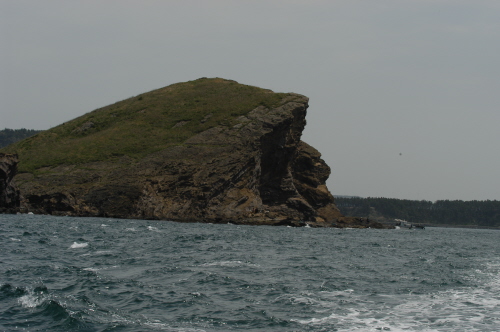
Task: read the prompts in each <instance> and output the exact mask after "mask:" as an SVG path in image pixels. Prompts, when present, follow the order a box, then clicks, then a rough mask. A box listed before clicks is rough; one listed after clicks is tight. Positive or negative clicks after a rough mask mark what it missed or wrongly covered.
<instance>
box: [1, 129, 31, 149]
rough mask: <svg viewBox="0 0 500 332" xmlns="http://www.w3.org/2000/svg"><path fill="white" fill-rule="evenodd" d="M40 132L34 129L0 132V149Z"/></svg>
mask: <svg viewBox="0 0 500 332" xmlns="http://www.w3.org/2000/svg"><path fill="white" fill-rule="evenodd" d="M39 132H41V130H34V129H24V128H23V129H7V128H5V129H4V130H0V148H3V147H5V146H7V145H10V144H12V143H15V142H17V141H20V140H22V139H25V138H27V137H30V136H33V135H36V134H38V133H39Z"/></svg>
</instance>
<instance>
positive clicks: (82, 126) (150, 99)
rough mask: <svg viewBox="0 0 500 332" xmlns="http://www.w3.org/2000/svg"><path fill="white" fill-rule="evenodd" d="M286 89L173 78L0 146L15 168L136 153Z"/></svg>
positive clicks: (231, 117)
mask: <svg viewBox="0 0 500 332" xmlns="http://www.w3.org/2000/svg"><path fill="white" fill-rule="evenodd" d="M286 95H287V94H284V93H274V92H272V91H270V90H266V89H261V88H258V87H254V86H248V85H242V84H239V83H237V82H235V81H231V80H225V79H221V78H213V79H208V78H201V79H198V80H194V81H189V82H185V83H177V84H173V85H170V86H167V87H164V88H161V89H157V90H154V91H151V92H147V93H143V94H140V95H138V96H135V97H131V98H128V99H126V100H123V101H120V102H117V103H115V104H112V105H109V106H106V107H103V108H100V109H97V110H94V111H92V112H90V113H87V114H85V115H83V116H81V117H78V118H76V119H74V120H72V121H69V122H66V123H63V124H61V125H59V126H57V127H54V128H52V129H50V130H47V131H44V132H41V133H39V134H38V135H36V136H34V137H30V138H28V139H25V140H22V141H20V142H17V143H15V144H12V145H10V146H8V147H7V148H4V149H2V150H1V151H3V152H8V153H17V154H18V155H19V159H20V160H21V162H20V163H19V172H30V173H33V172H36V171H37V170H40V169H41V168H43V167H46V166H50V167H54V166H57V165H78V164H84V163H88V162H94V161H113V160H114V159H117V158H119V157H123V156H127V157H130V158H133V159H140V158H143V157H144V156H146V155H148V154H151V153H153V152H156V151H160V150H163V149H165V148H167V147H169V146H172V145H180V144H183V142H185V141H186V139H188V138H190V137H192V136H194V135H195V134H197V133H200V132H202V131H205V130H207V129H209V128H212V127H215V126H225V127H230V126H232V125H234V124H235V123H236V121H235V119H236V118H237V117H239V116H241V115H245V114H247V113H248V112H250V111H251V110H253V109H255V108H256V107H258V106H260V105H262V106H266V107H267V108H272V107H276V106H279V104H280V102H282V99H283V98H284V97H285V96H286Z"/></svg>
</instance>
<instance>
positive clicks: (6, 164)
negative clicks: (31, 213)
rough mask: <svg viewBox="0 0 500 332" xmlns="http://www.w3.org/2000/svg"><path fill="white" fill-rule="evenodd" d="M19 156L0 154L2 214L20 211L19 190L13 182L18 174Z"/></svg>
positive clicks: (0, 204) (0, 211) (0, 207)
mask: <svg viewBox="0 0 500 332" xmlns="http://www.w3.org/2000/svg"><path fill="white" fill-rule="evenodd" d="M17 163H18V158H17V155H14V154H5V153H0V213H4V212H16V211H17V210H18V209H19V204H20V196H19V190H18V189H17V188H16V186H15V185H14V182H13V181H12V180H13V178H14V176H15V175H16V173H17Z"/></svg>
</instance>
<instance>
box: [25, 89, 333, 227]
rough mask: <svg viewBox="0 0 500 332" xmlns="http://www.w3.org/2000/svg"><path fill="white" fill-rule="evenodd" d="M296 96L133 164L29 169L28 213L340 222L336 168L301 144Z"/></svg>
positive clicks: (301, 100) (302, 109) (302, 101)
mask: <svg viewBox="0 0 500 332" xmlns="http://www.w3.org/2000/svg"><path fill="white" fill-rule="evenodd" d="M288 99H290V100H289V101H287V100H284V101H283V103H282V105H281V106H279V107H277V108H274V109H268V108H266V107H264V106H259V107H257V108H255V109H254V110H252V111H251V112H249V113H248V114H247V115H246V116H240V117H239V118H238V119H237V120H238V121H237V124H236V125H234V126H232V127H230V128H228V127H225V126H216V127H213V128H210V129H208V130H206V131H203V132H201V133H199V134H197V135H195V136H193V137H191V138H189V139H188V140H187V141H186V142H185V143H184V144H182V145H178V146H174V147H171V148H168V149H166V150H163V151H160V152H157V153H154V154H152V155H149V156H148V157H147V158H144V159H142V160H140V161H139V162H130V161H129V160H124V161H123V163H124V164H126V165H127V167H123V168H118V169H114V170H113V171H111V172H110V171H109V169H108V168H107V165H106V163H93V164H89V165H87V167H79V170H78V171H77V172H75V171H74V166H69V167H68V166H59V167H56V168H55V170H56V172H54V169H53V170H52V172H50V175H47V176H45V175H38V176H37V177H36V178H35V177H32V176H31V175H24V176H31V177H32V179H31V180H30V181H23V183H24V185H23V193H24V196H25V197H26V200H25V202H24V209H25V210H29V211H33V212H35V213H50V214H59V215H61V214H62V215H78V216H108V217H120V218H143V219H144V218H146V219H168V220H176V221H186V222H188V221H202V222H233V223H248V224H293V225H301V224H304V223H305V222H314V223H325V222H334V221H335V219H336V218H337V217H340V216H341V214H340V212H339V210H338V209H337V208H336V206H335V204H334V201H333V197H332V195H331V194H330V193H329V192H328V189H327V188H326V186H325V181H326V179H327V178H328V175H329V173H330V169H329V168H328V166H326V164H325V163H324V162H323V161H322V160H321V158H320V154H319V153H318V152H317V151H316V150H315V149H314V148H312V147H310V146H309V145H307V144H305V143H303V142H301V141H300V137H301V134H302V130H303V129H304V126H305V116H306V110H307V107H308V104H307V102H308V99H307V98H306V97H303V96H300V95H293V96H288ZM125 159H126V158H125ZM57 168H59V169H57ZM85 168H86V169H85ZM21 177H22V176H21ZM103 178H106V181H105V182H104V183H103V181H102V179H103Z"/></svg>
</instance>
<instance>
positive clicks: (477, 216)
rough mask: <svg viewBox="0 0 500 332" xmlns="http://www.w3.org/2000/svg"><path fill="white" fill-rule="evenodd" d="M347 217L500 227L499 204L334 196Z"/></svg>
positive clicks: (492, 202)
mask: <svg viewBox="0 0 500 332" xmlns="http://www.w3.org/2000/svg"><path fill="white" fill-rule="evenodd" d="M335 202H336V204H337V206H338V208H339V209H340V211H341V212H342V213H343V214H344V215H347V216H356V217H367V218H372V219H378V220H379V221H391V220H394V219H404V220H407V221H409V222H411V223H414V224H416V223H421V224H441V225H450V226H451V225H463V226H482V227H500V201H496V200H493V201H490V200H486V201H461V200H454V201H450V200H439V201H436V202H431V201H424V200H422V201H413V200H405V199H396V198H373V197H368V198H362V197H343V196H339V197H335Z"/></svg>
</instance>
